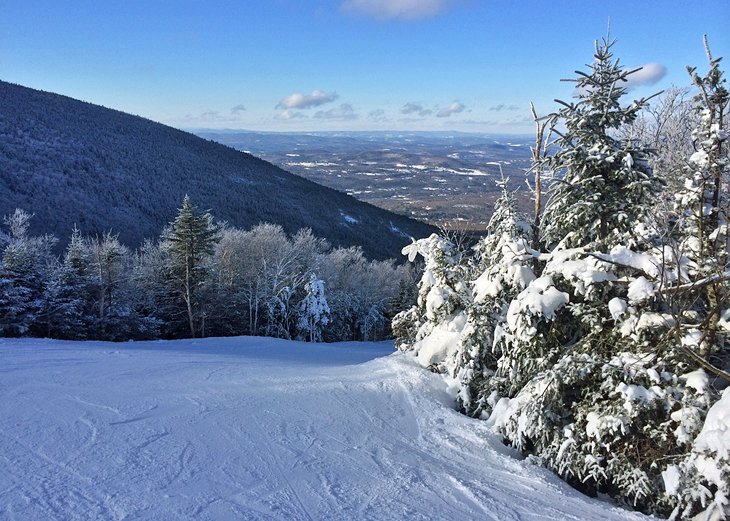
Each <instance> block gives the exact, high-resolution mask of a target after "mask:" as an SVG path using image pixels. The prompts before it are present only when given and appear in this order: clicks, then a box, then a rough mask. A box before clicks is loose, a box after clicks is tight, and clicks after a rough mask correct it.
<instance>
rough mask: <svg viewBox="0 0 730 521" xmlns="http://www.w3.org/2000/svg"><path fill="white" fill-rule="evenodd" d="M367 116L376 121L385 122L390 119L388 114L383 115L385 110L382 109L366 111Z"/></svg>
mask: <svg viewBox="0 0 730 521" xmlns="http://www.w3.org/2000/svg"><path fill="white" fill-rule="evenodd" d="M368 117H369V118H370V119H371V120H372V121H374V122H376V123H385V122H386V121H390V119H389V118H388V116H386V115H385V111H384V110H383V109H375V110H371V111H370V112H368Z"/></svg>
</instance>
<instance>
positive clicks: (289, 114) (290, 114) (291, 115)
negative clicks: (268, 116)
mask: <svg viewBox="0 0 730 521" xmlns="http://www.w3.org/2000/svg"><path fill="white" fill-rule="evenodd" d="M306 117H307V116H306V115H304V114H302V113H301V112H296V111H294V110H291V109H286V110H285V111H283V112H280V113H279V114H277V115H276V116H274V118H275V119H283V120H287V119H302V118H306Z"/></svg>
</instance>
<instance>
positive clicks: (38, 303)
mask: <svg viewBox="0 0 730 521" xmlns="http://www.w3.org/2000/svg"><path fill="white" fill-rule="evenodd" d="M32 217H33V215H32V214H29V213H28V212H26V211H24V210H20V209H16V210H15V212H14V213H13V214H11V215H7V216H5V217H4V219H3V222H4V224H5V226H6V227H7V230H6V231H4V232H3V233H2V235H0V240H1V241H2V243H4V248H3V251H2V262H1V263H0V333H1V334H2V335H4V336H17V335H24V334H27V333H28V332H29V331H31V329H32V328H34V327H37V328H38V329H39V331H42V329H43V328H42V327H41V325H40V324H41V322H42V314H43V308H44V302H43V294H44V288H45V285H46V283H47V280H48V275H49V271H50V270H51V267H52V265H53V260H54V259H53V255H52V254H51V250H52V248H53V245H54V244H55V242H56V239H55V238H54V237H52V236H48V235H46V236H42V237H33V236H30V235H29V233H28V227H29V226H30V220H31V219H32Z"/></svg>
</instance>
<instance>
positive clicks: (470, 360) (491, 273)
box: [456, 180, 537, 416]
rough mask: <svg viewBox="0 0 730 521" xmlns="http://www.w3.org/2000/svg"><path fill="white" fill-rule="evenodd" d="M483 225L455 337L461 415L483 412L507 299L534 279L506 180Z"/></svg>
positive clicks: (526, 235)
mask: <svg viewBox="0 0 730 521" xmlns="http://www.w3.org/2000/svg"><path fill="white" fill-rule="evenodd" d="M499 186H500V188H501V190H502V194H501V196H500V198H499V199H497V201H496V203H495V206H494V212H493V214H492V217H491V218H490V220H489V223H488V225H487V229H486V231H487V235H486V237H485V238H483V239H482V240H480V241H479V242H478V243H477V245H476V246H475V247H474V252H473V256H472V258H473V260H472V261H471V264H472V265H471V266H470V269H469V271H470V274H471V278H473V279H474V280H472V281H471V284H472V287H473V301H472V302H471V303H470V306H469V308H468V313H467V315H468V319H467V323H466V327H465V328H464V330H463V332H462V334H461V337H460V339H459V354H458V360H457V366H456V370H457V371H458V375H456V376H458V378H459V380H460V381H461V383H462V385H461V390H460V392H459V396H458V400H459V405H460V407H461V408H462V410H463V411H464V412H466V413H467V414H471V415H475V416H479V415H481V414H482V413H484V412H488V410H489V404H488V403H487V399H488V397H489V396H490V395H491V394H492V391H493V390H494V388H493V386H494V383H495V382H494V378H493V377H494V371H495V370H496V367H497V360H498V359H499V358H500V355H501V352H500V351H499V337H500V335H501V332H502V327H503V323H504V320H505V318H506V313H507V309H508V307H509V303H510V302H511V300H512V299H513V298H514V297H515V296H516V295H517V294H518V293H519V292H521V291H522V290H523V289H525V287H526V286H527V285H528V284H529V283H530V282H531V281H532V280H533V279H534V278H535V275H534V273H533V270H532V261H533V260H534V258H535V254H536V253H537V252H535V251H533V250H532V249H531V247H530V240H531V237H532V226H531V225H530V224H529V223H528V222H527V221H526V220H525V219H524V218H522V217H521V216H520V215H519V213H518V211H517V202H516V200H515V194H514V193H513V192H511V191H510V190H509V189H508V187H507V181H506V180H502V181H501V182H500V183H499Z"/></svg>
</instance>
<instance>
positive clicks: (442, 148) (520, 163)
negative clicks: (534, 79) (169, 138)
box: [192, 129, 535, 232]
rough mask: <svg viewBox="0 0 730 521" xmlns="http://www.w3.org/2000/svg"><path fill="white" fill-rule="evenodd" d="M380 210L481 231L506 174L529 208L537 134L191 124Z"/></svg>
mask: <svg viewBox="0 0 730 521" xmlns="http://www.w3.org/2000/svg"><path fill="white" fill-rule="evenodd" d="M192 132H194V133H195V134H197V135H198V136H200V137H203V138H206V139H213V140H214V141H217V142H219V143H222V144H224V145H228V146H231V147H233V148H235V149H237V150H242V151H244V152H249V153H251V154H254V155H256V156H258V157H261V158H263V159H265V160H267V161H271V162H272V163H273V164H275V165H277V166H280V167H281V168H284V169H285V170H287V171H289V172H292V173H294V174H297V175H301V176H302V177H305V178H307V179H309V180H310V181H314V182H315V183H318V184H322V185H324V186H329V187H330V188H334V189H335V190H339V191H342V192H345V193H347V194H349V195H352V196H354V197H357V198H358V199H360V200H361V201H365V202H368V203H371V204H374V205H376V206H379V207H380V208H384V209H386V210H390V211H391V212H395V213H399V214H402V215H407V216H409V217H413V218H414V219H418V220H421V221H426V222H429V223H432V224H436V225H443V226H446V227H448V228H457V229H462V230H470V231H475V232H481V231H483V230H484V229H485V227H486V225H487V222H488V221H489V217H490V216H491V214H492V209H493V207H494V202H495V200H496V198H497V197H498V196H499V193H500V189H499V187H498V186H497V181H499V180H500V179H501V178H502V175H504V176H505V177H506V178H509V180H510V184H511V187H512V189H514V190H518V191H519V193H518V200H519V201H522V202H523V203H524V207H525V209H527V208H529V207H531V203H530V201H531V195H530V192H529V190H528V189H527V186H526V184H525V175H526V174H525V172H526V171H527V170H528V169H529V168H530V165H531V152H530V145H532V144H534V141H535V137H534V136H517V135H498V134H473V133H464V132H411V131H367V132H362V131H361V132H297V133H283V132H250V131H242V130H210V129H208V130H205V129H195V130H192Z"/></svg>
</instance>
